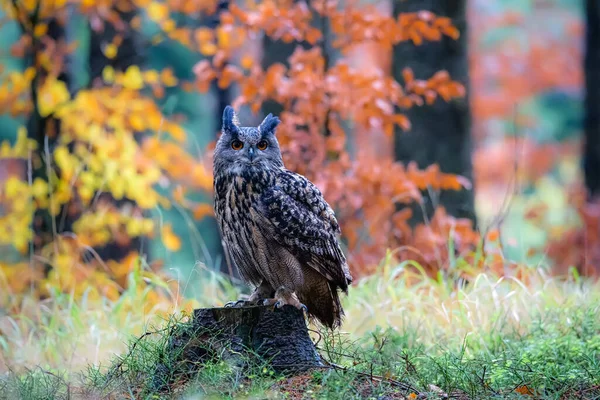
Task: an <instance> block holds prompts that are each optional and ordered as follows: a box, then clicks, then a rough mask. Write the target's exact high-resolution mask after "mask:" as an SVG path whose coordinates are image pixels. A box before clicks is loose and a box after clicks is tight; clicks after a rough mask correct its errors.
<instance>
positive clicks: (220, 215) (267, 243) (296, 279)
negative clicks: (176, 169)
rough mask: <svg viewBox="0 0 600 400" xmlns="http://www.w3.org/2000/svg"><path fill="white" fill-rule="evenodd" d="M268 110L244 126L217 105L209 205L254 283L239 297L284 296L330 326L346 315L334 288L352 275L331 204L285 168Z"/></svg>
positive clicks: (274, 301)
mask: <svg viewBox="0 0 600 400" xmlns="http://www.w3.org/2000/svg"><path fill="white" fill-rule="evenodd" d="M279 122H280V121H279V118H277V117H274V116H273V115H271V114H269V115H267V117H266V118H265V119H264V120H263V121H262V122H261V124H260V125H259V126H258V127H242V126H240V125H239V122H238V118H237V116H236V114H235V111H234V110H233V108H232V107H231V106H227V107H226V108H225V110H224V111H223V127H222V132H221V136H220V138H219V140H218V141H217V144H216V146H215V150H214V164H213V167H214V193H215V198H214V209H215V215H216V218H217V221H218V223H219V228H220V231H221V235H222V238H223V243H224V245H225V247H226V251H228V252H229V255H230V256H231V259H232V260H233V262H234V264H235V265H236V266H237V268H238V271H239V273H240V276H241V277H242V279H243V280H244V281H245V282H246V283H248V284H251V285H252V286H254V288H255V289H254V291H253V293H252V294H251V296H250V298H249V299H248V300H247V301H242V300H239V301H237V302H230V303H228V306H239V305H240V304H247V303H250V304H270V305H273V306H274V307H277V308H279V307H282V306H284V305H286V304H289V305H293V306H295V307H296V308H299V309H304V310H305V311H306V312H307V314H308V317H309V318H310V319H313V318H316V319H317V320H318V321H319V322H320V323H322V324H323V325H325V326H327V327H329V328H332V329H333V328H336V327H339V325H340V324H341V319H342V317H343V315H344V312H343V310H342V306H341V304H340V299H339V291H342V292H344V293H346V294H347V293H348V285H349V284H350V283H352V277H351V275H350V272H349V270H348V264H347V262H346V258H345V256H344V253H343V252H342V250H341V248H340V244H339V242H338V235H339V234H340V233H341V231H340V227H339V225H338V222H337V220H336V218H335V215H334V212H333V210H332V209H331V207H330V206H329V204H327V202H326V201H325V199H324V198H323V195H322V194H321V192H320V191H319V189H318V188H317V187H316V186H315V185H314V184H313V183H312V182H310V181H309V180H308V179H306V178H305V177H304V176H302V175H299V174H296V173H294V172H292V171H289V170H287V169H286V168H285V166H284V164H283V159H282V158H281V151H280V148H279V143H278V142H277V138H276V136H275V131H276V129H277V126H278V125H279Z"/></svg>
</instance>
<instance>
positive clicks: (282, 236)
mask: <svg viewBox="0 0 600 400" xmlns="http://www.w3.org/2000/svg"><path fill="white" fill-rule="evenodd" d="M258 208H259V209H258V210H257V211H258V214H259V215H260V216H261V217H262V218H263V219H264V220H263V221H261V222H263V224H259V225H260V228H261V229H263V230H265V233H268V234H269V236H271V237H273V238H274V239H275V241H276V242H277V243H279V244H280V245H282V246H284V247H285V248H286V249H288V250H289V251H290V252H291V253H292V254H294V255H295V256H296V257H297V258H298V260H299V261H301V262H302V263H303V264H306V265H309V266H310V267H312V268H314V269H316V270H317V271H318V272H319V273H320V274H321V275H323V276H325V277H326V278H327V279H328V280H329V281H330V282H332V283H334V284H336V285H337V286H339V287H340V288H341V289H342V290H344V291H345V290H347V288H348V284H349V283H351V282H352V277H351V276H350V273H349V271H348V266H347V264H346V257H345V256H344V253H343V252H342V249H341V248H340V246H339V243H338V240H337V235H338V234H340V227H339V225H338V222H337V220H336V218H335V215H334V213H333V210H332V209H331V207H330V206H329V204H327V202H326V201H325V199H324V198H323V195H322V194H321V192H320V191H319V189H318V188H317V187H316V186H315V185H314V184H312V183H311V182H310V181H309V180H308V179H306V178H305V177H303V176H301V175H298V174H295V173H293V172H290V171H287V170H285V171H283V172H282V173H281V174H280V176H279V177H278V179H277V184H276V185H275V186H272V187H271V188H270V189H268V190H266V191H265V192H264V193H263V194H262V196H261V198H260V204H259V207H258Z"/></svg>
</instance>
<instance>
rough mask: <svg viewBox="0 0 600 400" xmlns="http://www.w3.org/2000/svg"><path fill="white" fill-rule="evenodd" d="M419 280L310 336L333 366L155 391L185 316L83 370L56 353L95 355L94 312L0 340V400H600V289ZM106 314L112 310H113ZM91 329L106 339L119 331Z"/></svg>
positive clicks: (393, 279)
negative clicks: (75, 350) (70, 348)
mask: <svg viewBox="0 0 600 400" xmlns="http://www.w3.org/2000/svg"><path fill="white" fill-rule="evenodd" d="M413 278H414V277H413V276H409V273H408V272H405V271H404V272H403V271H399V270H398V268H397V267H396V268H394V267H393V266H391V265H390V266H384V267H383V269H382V270H381V271H380V274H379V275H378V276H373V277H369V278H366V279H363V280H361V281H359V282H358V283H357V284H356V285H355V286H353V287H352V288H351V291H350V296H349V297H348V298H346V299H345V301H344V305H345V308H346V314H347V316H346V320H345V322H344V325H343V327H342V330H341V331H339V332H336V333H335V334H333V335H331V334H328V333H327V332H326V331H323V330H321V331H318V333H317V332H314V333H313V336H314V339H315V342H316V343H317V347H318V348H319V351H320V353H321V355H322V356H323V358H324V359H326V360H327V361H328V362H330V363H332V364H333V365H334V366H335V367H330V368H322V369H319V370H313V371H310V372H308V373H305V374H303V375H300V376H295V377H283V376H278V375H277V374H276V373H274V372H273V371H272V370H271V369H270V368H269V366H268V364H265V363H259V362H254V361H253V362H251V363H249V366H248V367H247V368H246V369H243V370H240V369H237V368H234V367H232V366H231V365H229V364H227V363H226V362H225V361H223V360H219V359H215V360H214V361H212V362H209V363H207V364H205V365H203V366H201V368H200V370H199V373H198V374H196V375H194V376H191V377H190V376H173V377H172V378H173V379H172V384H171V385H170V386H169V387H168V388H167V389H166V390H162V391H161V392H157V391H156V390H154V389H153V385H152V379H151V377H152V376H153V375H154V374H155V373H156V365H157V362H158V361H159V360H161V362H162V363H163V364H164V363H165V362H166V361H165V360H167V361H168V357H169V355H168V354H165V351H164V349H165V343H166V334H167V332H168V331H169V327H172V326H174V325H176V324H178V323H181V321H182V318H184V317H182V316H181V315H179V314H176V315H175V316H174V317H173V318H171V319H169V320H163V321H162V322H161V321H158V322H156V326H148V325H146V323H147V321H148V316H146V318H141V317H140V318H139V319H135V318H133V317H131V316H130V319H129V320H130V324H129V326H127V325H120V326H121V327H122V328H121V329H122V330H123V331H124V330H125V327H127V328H128V333H133V332H134V328H136V327H137V329H138V331H139V330H140V329H141V331H142V332H144V331H146V332H148V334H146V335H144V337H143V338H142V339H140V340H138V339H136V338H135V337H134V336H133V335H130V338H131V340H130V342H129V343H130V344H129V345H128V347H129V348H127V347H126V346H124V345H123V347H119V346H118V345H116V344H115V343H114V342H112V341H110V340H107V341H106V342H105V344H106V347H105V348H104V351H103V352H101V353H102V356H101V357H100V360H99V361H102V363H99V362H96V363H95V365H94V366H89V367H87V368H86V367H85V364H84V363H83V361H82V360H77V357H74V356H73V355H70V357H67V356H65V354H59V353H60V352H57V351H56V348H59V349H65V348H67V347H65V346H66V343H67V342H69V343H71V344H73V343H78V342H79V341H83V343H85V340H87V344H88V347H89V346H90V345H92V346H95V345H97V343H98V342H96V343H91V344H90V342H89V341H90V340H92V339H93V338H90V337H89V334H88V332H89V331H88V329H89V325H90V324H91V325H93V324H94V323H99V322H100V320H98V318H102V320H104V321H106V320H110V318H108V317H107V316H106V315H103V314H100V313H97V314H92V313H90V314H89V315H88V316H89V318H90V319H92V320H90V321H86V323H85V324H79V323H75V322H73V321H69V319H68V318H67V319H66V320H65V321H64V323H63V325H62V326H61V329H56V330H46V331H41V330H36V331H33V330H32V331H31V337H32V339H31V341H30V342H27V343H26V345H27V346H29V348H27V347H25V348H23V347H21V348H16V347H15V346H14V343H16V342H17V341H18V340H23V338H22V337H21V336H18V337H17V335H18V333H13V334H14V335H15V336H14V337H11V336H6V338H3V339H2V340H3V342H0V344H2V343H6V344H5V345H3V346H2V354H3V358H0V367H2V366H3V365H4V366H6V368H7V369H8V368H10V369H11V370H12V372H7V374H4V375H3V376H1V377H0V399H19V398H23V399H42V398H43V399H50V398H57V399H67V398H115V399H116V398H123V397H127V398H173V397H175V398H286V399H300V398H307V399H308V398H340V399H348V398H356V399H393V398H442V397H444V396H446V395H448V396H450V397H452V398H519V397H522V396H528V397H534V398H544V399H563V398H565V399H566V398H584V399H588V398H589V399H593V398H600V336H599V335H598V334H597V333H598V332H599V331H600V290H599V289H600V285H599V284H597V283H595V284H594V283H591V282H587V281H584V280H581V279H580V278H579V277H571V278H569V279H564V280H559V279H557V278H550V277H548V276H547V275H546V274H544V273H543V271H538V272H536V271H535V270H533V269H532V272H530V274H529V275H528V276H527V285H525V284H524V282H523V281H521V280H517V279H506V278H503V279H499V278H498V277H494V276H491V275H489V274H482V275H479V276H478V277H477V278H476V279H474V280H473V281H471V282H470V283H469V284H468V285H466V286H465V287H462V288H456V287H454V286H451V285H449V284H446V283H444V282H443V281H433V280H428V279H424V280H423V281H422V282H421V283H419V284H417V285H414V284H412V285H409V284H408V282H409V281H412V280H413ZM413 283H414V282H413ZM219 293H221V295H223V297H224V298H222V299H213V300H214V302H215V303H223V302H225V301H226V300H227V298H228V297H229V296H230V294H229V293H228V291H223V290H221V291H220V292H219ZM226 297H227V298H226ZM56 301H57V302H58V301H60V300H59V299H57V300H56ZM217 305H218V304H217ZM64 306H66V304H63V305H62V306H61V305H60V304H56V305H55V307H57V308H58V309H60V307H64ZM71 307H73V306H71ZM134 310H135V308H134V309H132V311H131V313H132V315H134V313H135V311H134ZM48 312H50V311H48ZM52 312H53V313H56V312H57V311H56V309H55V310H54V311H52ZM105 312H106V313H111V312H115V310H114V309H111V308H110V307H108V306H107V309H106V310H105ZM14 322H15V325H16V327H19V326H24V325H23V321H14ZM30 323H31V322H30ZM384 327H385V328H384ZM95 329H97V330H102V329H106V330H107V334H110V333H111V332H114V329H115V327H114V326H113V327H104V326H102V325H98V326H96V328H95ZM152 332H153V333H152ZM22 334H23V332H21V335H22ZM138 334H139V333H138ZM59 335H60V337H58V336H59ZM86 335H87V338H86ZM82 336H83V337H82ZM100 336H102V335H101V334H100ZM36 337H37V338H40V337H41V338H42V339H43V340H41V341H36V340H35V338H36ZM123 337H124V336H121V338H123ZM134 343H135V346H133V344H134ZM48 346H54V347H55V348H54V349H49V348H48ZM81 349H83V350H85V349H86V347H85V346H83V347H81ZM52 350H54V351H52ZM87 351H88V353H90V350H89V349H87ZM113 353H114V354H117V355H120V356H118V357H116V358H115V355H114V354H113ZM85 359H87V360H89V358H85ZM2 360H4V361H2ZM88 362H90V361H88ZM92 362H93V361H92ZM167 365H168V363H167ZM36 366H38V367H37V368H36ZM116 366H118V368H116ZM26 367H27V368H29V369H26ZM163 373H164V374H168V373H169V371H168V369H167V370H166V371H163Z"/></svg>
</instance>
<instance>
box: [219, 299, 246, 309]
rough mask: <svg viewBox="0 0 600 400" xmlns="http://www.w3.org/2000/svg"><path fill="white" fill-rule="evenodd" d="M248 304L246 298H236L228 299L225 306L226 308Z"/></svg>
mask: <svg viewBox="0 0 600 400" xmlns="http://www.w3.org/2000/svg"><path fill="white" fill-rule="evenodd" d="M245 304H246V301H245V300H236V301H228V302H227V303H225V305H224V306H223V307H225V308H235V307H243V306H244V305H245Z"/></svg>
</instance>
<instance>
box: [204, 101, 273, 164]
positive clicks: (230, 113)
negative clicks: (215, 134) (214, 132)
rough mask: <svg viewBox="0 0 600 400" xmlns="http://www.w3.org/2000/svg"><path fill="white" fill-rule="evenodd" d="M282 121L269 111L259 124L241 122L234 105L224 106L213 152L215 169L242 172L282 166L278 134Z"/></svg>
mask: <svg viewBox="0 0 600 400" xmlns="http://www.w3.org/2000/svg"><path fill="white" fill-rule="evenodd" d="M279 122H280V121H279V118H277V117H274V116H273V115H271V114H269V115H267V116H266V117H265V119H264V120H263V121H262V122H261V123H260V125H259V126H258V127H253V126H240V125H239V121H238V118H237V115H236V113H235V111H234V110H233V107H231V106H227V107H225V110H224V111H223V127H222V129H221V137H220V138H219V140H218V141H217V145H216V147H215V153H214V166H215V171H219V172H229V173H234V174H239V173H241V172H243V171H244V170H245V169H248V168H269V167H283V160H282V158H281V151H280V149H279V143H278V142H277V138H276V137H275V130H276V128H277V125H279Z"/></svg>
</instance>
